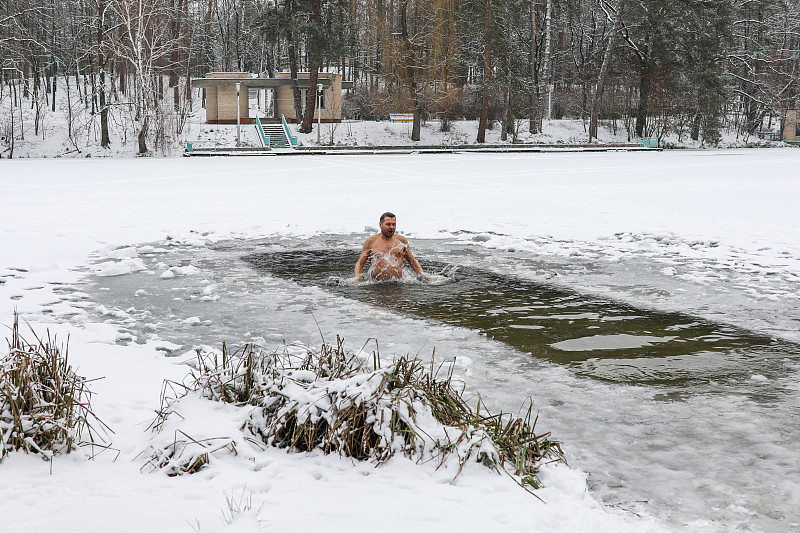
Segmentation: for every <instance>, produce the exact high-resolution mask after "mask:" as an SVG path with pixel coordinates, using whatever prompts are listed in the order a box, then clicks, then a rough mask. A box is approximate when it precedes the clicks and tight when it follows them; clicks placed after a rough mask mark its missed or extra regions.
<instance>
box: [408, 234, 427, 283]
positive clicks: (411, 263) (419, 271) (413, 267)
mask: <svg viewBox="0 0 800 533" xmlns="http://www.w3.org/2000/svg"><path fill="white" fill-rule="evenodd" d="M403 243H404V244H405V245H406V246H405V256H406V259H407V260H408V264H409V266H411V270H413V271H414V272H416V273H417V275H419V277H421V278H422V279H425V280H429V279H431V277H430V276H429V275H427V274H426V273H425V272H423V271H422V265H420V264H419V261H417V258H416V257H414V254H412V253H411V246H410V245H409V244H408V240H406V239H403Z"/></svg>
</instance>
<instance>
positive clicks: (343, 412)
mask: <svg viewBox="0 0 800 533" xmlns="http://www.w3.org/2000/svg"><path fill="white" fill-rule="evenodd" d="M441 370H442V367H440V368H439V369H438V370H436V371H434V369H433V367H432V366H431V367H430V368H428V367H426V366H425V365H423V363H422V361H420V360H419V359H417V358H408V357H401V358H399V359H397V360H396V361H394V362H392V363H391V364H390V365H388V366H385V367H382V366H381V364H380V358H379V356H378V355H377V354H373V355H372V356H371V357H370V356H364V354H363V352H360V353H359V354H354V353H352V352H348V351H346V350H345V349H344V347H343V343H342V341H341V340H339V341H338V342H337V344H336V346H332V345H329V344H323V346H322V348H321V349H320V350H312V349H309V348H307V347H303V346H285V347H284V348H283V349H282V350H278V351H273V352H268V351H266V350H264V349H261V348H259V347H257V346H255V345H246V346H245V347H244V348H242V349H241V350H239V351H237V352H236V353H229V352H228V350H227V348H226V347H225V345H224V344H223V349H222V351H221V352H217V351H215V352H206V353H203V352H201V351H199V350H198V351H197V365H196V368H195V369H194V370H193V371H192V373H191V374H190V376H189V377H188V379H187V383H183V384H176V383H171V382H168V383H167V385H168V386H167V387H166V388H165V390H170V391H171V392H170V393H169V394H164V396H163V401H162V408H161V411H160V412H159V415H158V417H157V419H156V420H155V422H154V424H153V428H154V429H155V431H156V436H155V437H154V439H153V440H152V442H151V445H150V449H148V450H147V451H146V454H147V456H148V457H149V460H148V463H147V464H148V465H149V466H150V467H152V468H153V469H154V470H157V469H162V470H164V471H166V472H167V473H168V474H169V475H177V474H183V473H194V472H198V471H200V470H202V469H203V468H204V467H205V466H206V465H207V464H208V463H209V462H211V461H212V460H213V459H214V458H215V457H222V456H225V455H230V454H235V455H244V456H247V455H252V454H256V453H258V449H259V448H262V449H263V447H264V446H274V447H278V448H286V449H288V450H290V451H297V452H308V451H312V450H321V451H322V452H324V453H338V454H340V455H343V456H347V457H352V458H354V459H357V460H372V461H375V462H376V463H378V464H380V463H383V462H386V461H387V460H389V459H390V458H391V457H393V456H395V455H396V454H400V455H403V456H406V457H409V458H412V459H414V460H417V461H420V462H428V461H435V462H436V463H437V464H439V465H440V466H446V465H451V464H452V465H453V466H454V467H455V468H456V471H457V472H460V471H461V468H463V466H464V464H466V462H467V461H469V460H470V459H473V460H475V461H477V462H480V463H482V464H484V465H486V466H488V467H491V468H495V469H497V470H498V471H500V470H501V469H505V470H507V471H508V472H509V473H511V474H513V475H514V476H516V479H517V481H518V482H519V483H520V484H522V485H525V484H527V485H530V486H532V487H534V488H537V487H538V486H539V485H540V483H539V481H538V479H537V478H536V474H537V472H538V469H539V466H540V465H541V463H542V462H543V461H548V460H549V461H560V460H563V456H562V453H561V449H560V446H559V444H558V443H557V442H553V441H551V440H549V434H545V435H536V434H535V433H534V427H533V424H532V423H531V417H530V410H529V411H528V414H527V416H526V417H525V418H513V417H508V416H503V415H502V414H499V415H491V414H489V413H486V412H484V413H481V412H480V404H479V405H478V411H473V410H472V409H471V408H470V407H469V406H468V405H467V403H466V401H465V400H464V399H463V398H462V396H461V394H460V393H459V392H458V391H457V390H456V389H455V388H454V387H453V383H452V379H451V378H452V375H451V374H450V373H445V374H446V375H445V376H444V377H443V378H440V377H438V375H439V374H440V373H441ZM209 400H211V401H216V402H221V404H222V405H220V408H219V409H218V410H217V412H218V413H219V414H220V416H221V417H222V418H225V419H227V420H228V426H227V430H226V432H227V433H228V434H226V435H219V431H220V427H221V426H222V427H225V424H220V422H219V421H215V422H214V423H209V421H208V416H209V415H208V409H207V408H203V407H202V404H206V405H207V402H208V401H209ZM192 413H198V414H200V413H202V414H201V415H198V416H193V415H192ZM212 427H213V428H214V430H213V431H216V432H217V434H212V433H209V431H210V429H209V428H212ZM456 475H458V474H456Z"/></svg>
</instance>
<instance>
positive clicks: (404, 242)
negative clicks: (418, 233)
mask: <svg viewBox="0 0 800 533" xmlns="http://www.w3.org/2000/svg"><path fill="white" fill-rule="evenodd" d="M395 237H397V239H398V240H399V241H400V242H402V243H403V244H405V245H408V239H406V238H405V237H403V236H402V235H395Z"/></svg>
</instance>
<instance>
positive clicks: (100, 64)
mask: <svg viewBox="0 0 800 533" xmlns="http://www.w3.org/2000/svg"><path fill="white" fill-rule="evenodd" d="M104 4H105V2H104V0H98V2H97V68H99V69H100V87H99V88H98V89H99V93H100V94H99V98H100V146H102V147H103V148H108V147H109V146H110V145H111V139H110V138H109V135H108V106H107V105H106V68H105V58H104V57H103V15H104V11H105V6H104Z"/></svg>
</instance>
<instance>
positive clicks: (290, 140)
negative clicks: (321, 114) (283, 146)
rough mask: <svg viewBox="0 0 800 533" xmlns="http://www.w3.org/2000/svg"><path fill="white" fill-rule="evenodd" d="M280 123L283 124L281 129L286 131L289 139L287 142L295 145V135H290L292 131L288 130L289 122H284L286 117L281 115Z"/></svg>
mask: <svg viewBox="0 0 800 533" xmlns="http://www.w3.org/2000/svg"><path fill="white" fill-rule="evenodd" d="M281 123H282V124H283V131H285V132H286V137H287V138H288V139H289V142H290V143H292V146H297V137H295V136H294V135H292V132H290V131H289V124H287V123H286V117H285V116H283V115H281Z"/></svg>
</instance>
